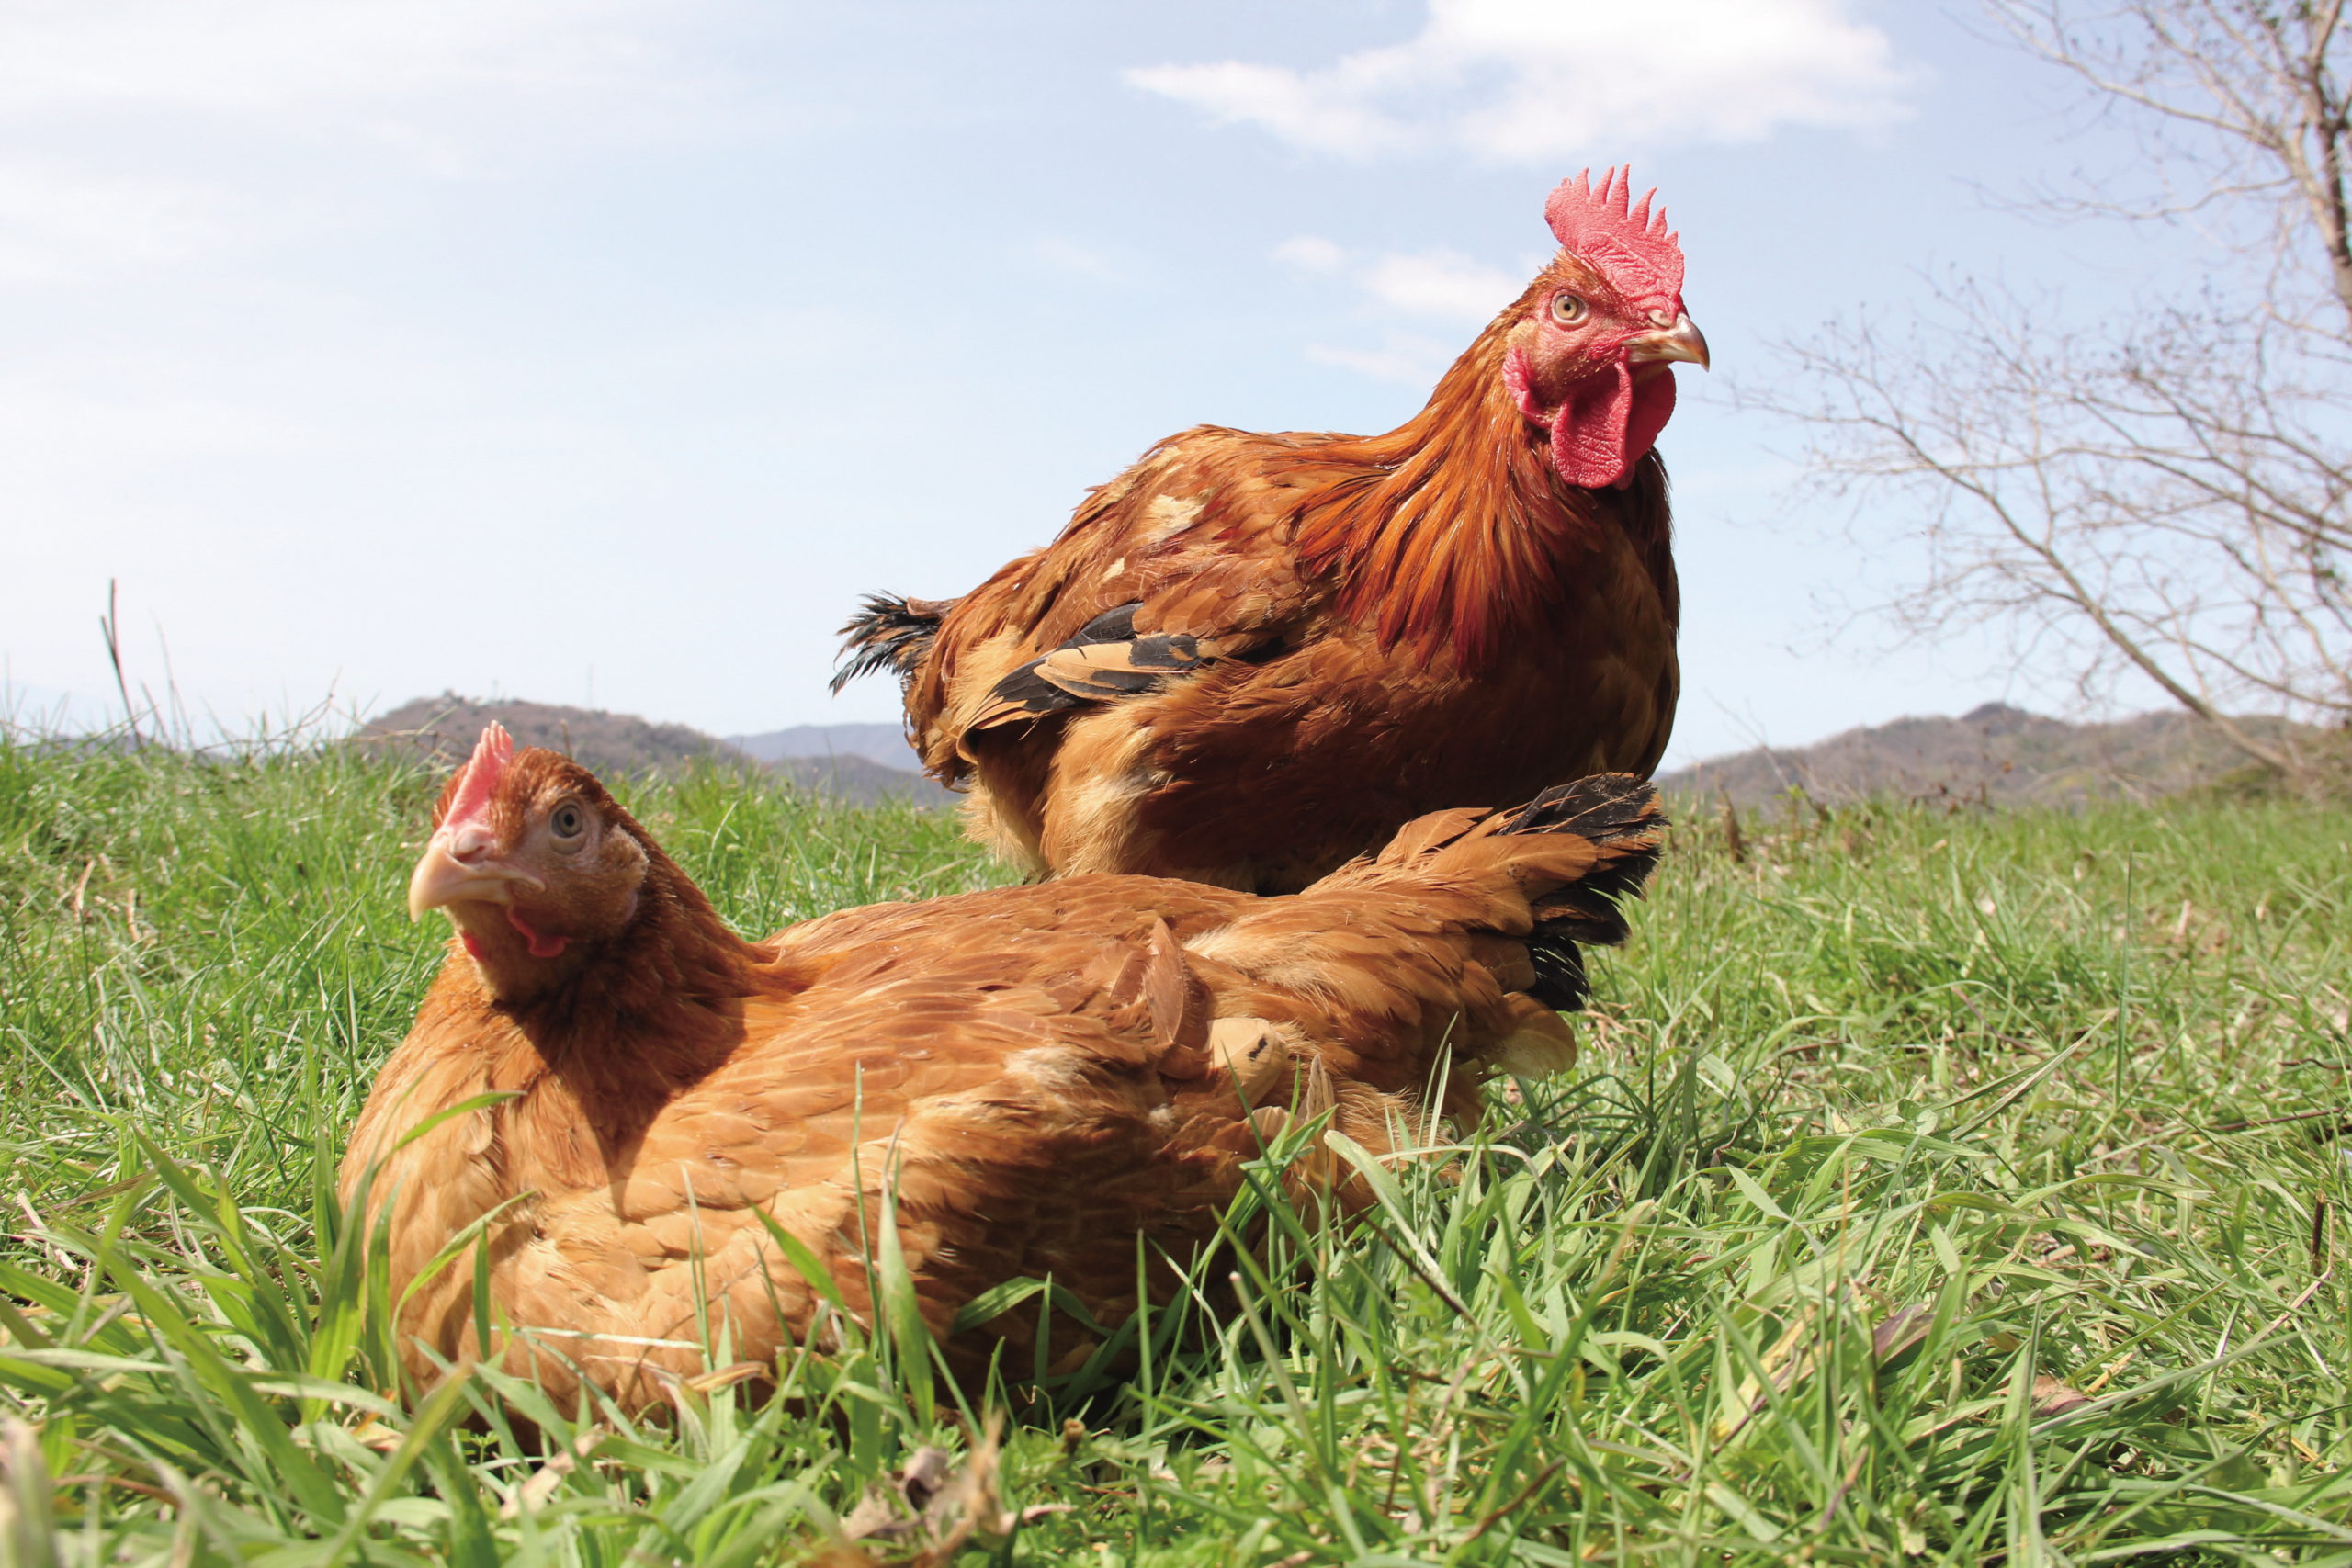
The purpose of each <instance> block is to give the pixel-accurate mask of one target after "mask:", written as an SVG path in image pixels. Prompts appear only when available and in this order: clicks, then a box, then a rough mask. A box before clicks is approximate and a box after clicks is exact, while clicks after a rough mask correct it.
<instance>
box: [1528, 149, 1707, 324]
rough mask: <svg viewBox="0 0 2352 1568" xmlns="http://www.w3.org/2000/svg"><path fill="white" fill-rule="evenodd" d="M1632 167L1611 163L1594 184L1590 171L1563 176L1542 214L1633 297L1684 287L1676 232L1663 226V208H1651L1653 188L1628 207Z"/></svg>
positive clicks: (1564, 240)
mask: <svg viewBox="0 0 2352 1568" xmlns="http://www.w3.org/2000/svg"><path fill="white" fill-rule="evenodd" d="M1633 173H1634V172H1633V169H1632V168H1631V167H1630V166H1628V167H1626V168H1623V169H1611V170H1608V171H1607V172H1605V173H1604V174H1603V175H1601V176H1600V189H1599V190H1594V189H1593V188H1592V171H1591V170H1590V169H1587V170H1585V171H1583V172H1582V173H1581V174H1579V175H1577V177H1576V178H1574V179H1572V180H1562V181H1561V182H1560V185H1559V188H1558V189H1556V190H1555V191H1554V192H1553V193H1552V198H1551V199H1550V200H1549V201H1546V202H1545V203H1544V220H1545V221H1546V222H1548V223H1550V224H1551V225H1552V232H1553V233H1554V234H1555V235H1557V236H1558V237H1559V241H1560V243H1561V245H1562V246H1563V247H1565V248H1566V249H1567V250H1569V251H1572V252H1574V253H1575V254H1577V255H1578V256H1581V257H1582V258H1584V260H1586V261H1587V262H1589V263H1591V264H1592V265H1594V266H1597V267H1599V268H1600V270H1601V271H1602V272H1603V273H1605V274H1606V275H1607V276H1608V278H1609V281H1610V282H1611V284H1613V285H1615V287H1616V288H1617V291H1618V292H1619V293H1621V294H1623V295H1626V296H1628V297H1629V298H1632V299H1643V298H1645V297H1647V296H1649V295H1653V294H1663V295H1667V296H1668V297H1679V295H1680V294H1681V292H1682V247H1681V245H1680V244H1679V243H1677V242H1678V240H1679V236H1678V235H1676V234H1674V233H1673V232H1672V231H1669V230H1668V228H1667V226H1666V209H1664V208H1663V207H1661V208H1659V209H1657V212H1656V213H1655V214H1653V213H1652V212H1651V211H1650V198H1651V197H1655V196H1656V195H1657V190H1656V189H1655V188H1653V189H1651V190H1650V191H1649V193H1648V194H1647V195H1645V196H1644V197H1642V199H1641V201H1640V202H1639V203H1638V204H1635V205H1633V206H1632V207H1631V209H1630V210H1629V209H1628V202H1629V201H1630V199H1631V197H1632V196H1633V194H1634V180H1633Z"/></svg>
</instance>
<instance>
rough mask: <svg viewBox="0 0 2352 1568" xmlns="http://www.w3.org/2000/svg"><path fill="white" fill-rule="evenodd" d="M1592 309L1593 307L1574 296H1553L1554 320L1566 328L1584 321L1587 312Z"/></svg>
mask: <svg viewBox="0 0 2352 1568" xmlns="http://www.w3.org/2000/svg"><path fill="white" fill-rule="evenodd" d="M1590 309H1591V307H1589V306H1588V305H1587V304H1586V303H1585V302H1584V300H1583V299H1580V298H1578V297H1577V296H1576V295H1574V294H1555V295H1553V296H1552V319H1553V320H1554V321H1557V322H1559V323H1560V324H1561V325H1562V326H1564V327H1572V326H1575V325H1576V324H1577V322H1578V321H1583V320H1584V318H1585V314H1586V312H1587V311H1588V310H1590Z"/></svg>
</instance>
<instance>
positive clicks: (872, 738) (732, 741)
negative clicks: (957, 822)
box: [727, 724, 922, 773]
mask: <svg viewBox="0 0 2352 1568" xmlns="http://www.w3.org/2000/svg"><path fill="white" fill-rule="evenodd" d="M727 743H728V744H729V745H730V746H733V747H736V748H738V749H739V750H743V751H746V752H749V753H750V754H751V755H752V756H754V757H757V758H758V759H759V760H760V761H763V762H775V761H782V760H784V759H785V758H786V757H864V758H865V760H866V761H871V762H879V763H881V764H882V765H883V766H884V767H886V768H899V769H904V770H906V771H908V772H910V773H911V772H914V771H916V770H917V769H919V768H920V767H921V766H922V764H921V763H920V762H919V761H917V760H916V758H915V749H914V748H913V747H911V746H910V745H908V744H907V732H906V728H905V727H904V726H901V725H896V724H796V725H794V726H793V727H792V728H789V729H771V730H769V731H768V732H767V733H766V734H764V735H730V736H729V737H728V738H727Z"/></svg>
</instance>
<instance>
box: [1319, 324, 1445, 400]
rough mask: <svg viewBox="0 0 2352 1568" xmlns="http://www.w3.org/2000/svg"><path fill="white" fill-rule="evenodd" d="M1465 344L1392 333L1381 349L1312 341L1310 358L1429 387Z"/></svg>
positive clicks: (1421, 386) (1401, 382)
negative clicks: (1341, 346) (1327, 344)
mask: <svg viewBox="0 0 2352 1568" xmlns="http://www.w3.org/2000/svg"><path fill="white" fill-rule="evenodd" d="M1461 352H1462V344H1442V343H1439V342H1437V341H1435V340H1434V339H1431V338H1425V337H1416V336H1414V335H1412V334H1411V333H1389V334H1388V335H1387V338H1386V340H1385V342H1384V343H1383V344H1382V345H1381V346H1380V347H1378V348H1330V347H1328V346H1326V345H1324V344H1308V345H1307V349H1306V357H1307V358H1309V359H1311V360H1313V361H1314V362H1315V363H1316V364H1317V365H1336V366H1338V367H1340V369H1342V370H1352V371H1354V372H1355V373H1356V374H1357V375H1359V376H1369V377H1371V378H1373V379H1374V380H1375V381H1395V382H1397V383H1398V384H1399V385H1402V386H1407V387H1419V388H1421V389H1424V390H1426V389H1428V388H1430V387H1431V386H1434V385H1435V384H1436V382H1437V378H1439V377H1440V376H1442V375H1443V374H1444V373H1445V367H1447V366H1449V365H1451V364H1453V361H1454V359H1455V358H1456V357H1457V356H1458V355H1460V354H1461Z"/></svg>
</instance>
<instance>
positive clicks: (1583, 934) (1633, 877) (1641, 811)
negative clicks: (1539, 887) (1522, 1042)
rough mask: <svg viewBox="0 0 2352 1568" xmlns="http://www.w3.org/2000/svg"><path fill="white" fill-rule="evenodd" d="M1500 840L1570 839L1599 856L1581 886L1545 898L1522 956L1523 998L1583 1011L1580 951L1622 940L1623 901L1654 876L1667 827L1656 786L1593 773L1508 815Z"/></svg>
mask: <svg viewBox="0 0 2352 1568" xmlns="http://www.w3.org/2000/svg"><path fill="white" fill-rule="evenodd" d="M1506 816H1507V818H1508V819H1507V820H1506V821H1505V823H1504V825H1503V827H1502V828H1501V829H1499V831H1501V832H1505V833H1574V834H1576V835H1577V837H1578V838H1581V839H1586V840H1590V842H1591V843H1592V845H1593V846H1594V847H1595V848H1596V849H1598V850H1600V863H1598V864H1597V865H1595V866H1594V867H1593V868H1592V869H1591V870H1590V871H1589V872H1588V873H1586V874H1585V876H1584V878H1583V880H1581V881H1578V882H1573V883H1570V884H1569V885H1568V886H1565V887H1561V888H1557V889H1555V890H1554V891H1553V892H1551V893H1549V894H1547V895H1545V896H1544V898H1543V899H1542V900H1541V901H1540V902H1539V903H1537V905H1536V906H1535V919H1536V924H1535V930H1534V931H1532V933H1531V934H1530V935H1529V937H1528V942H1527V952H1528V956H1529V958H1531V959H1532V961H1533V962H1534V964H1535V984H1534V985H1533V986H1532V987H1530V988H1529V990H1528V995H1530V996H1532V997H1533V998H1535V999H1536V1000H1537V1001H1539V1002H1542V1003H1543V1004H1544V1006H1545V1007H1548V1008H1554V1009H1556V1010H1559V1011H1561V1012H1573V1011H1575V1010H1577V1009H1579V1008H1581V1007H1583V1006H1584V1003H1585V998H1586V996H1587V995H1588V994H1589V986H1588V985H1587V982H1586V976H1585V965H1584V953H1583V949H1584V948H1586V947H1613V946H1615V945H1616V944H1617V943H1619V942H1623V941H1624V940H1625V936H1626V927H1625V916H1624V912H1623V910H1622V909H1620V908H1618V900H1619V899H1621V898H1630V897H1639V896H1640V894H1641V891H1642V885H1643V884H1644V883H1645V882H1647V881H1648V880H1649V876H1650V873H1651V872H1652V871H1654V870H1656V869H1657V860H1658V854H1659V852H1660V851H1661V850H1662V849H1663V848H1664V845H1665V840H1664V837H1663V832H1662V830H1663V829H1665V827H1666V826H1667V816H1666V809H1665V807H1664V806H1663V805H1662V804H1661V803H1660V802H1659V800H1658V795H1657V786H1656V785H1654V784H1651V783H1650V782H1649V780H1647V779H1643V778H1636V777H1634V775H1633V774H1631V773H1595V774H1593V775H1592V776H1591V777H1589V778H1582V779H1578V780H1577V781H1576V782H1575V783H1573V784H1559V785H1556V786H1555V787H1554V788H1551V789H1547V790H1545V791H1544V793H1543V794H1542V795H1537V796H1536V797H1535V798H1534V799H1533V800H1531V801H1529V802H1528V803H1527V804H1526V805H1525V806H1521V807H1517V808H1515V809H1514V810H1512V811H1510V812H1509V813H1507V814H1506Z"/></svg>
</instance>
